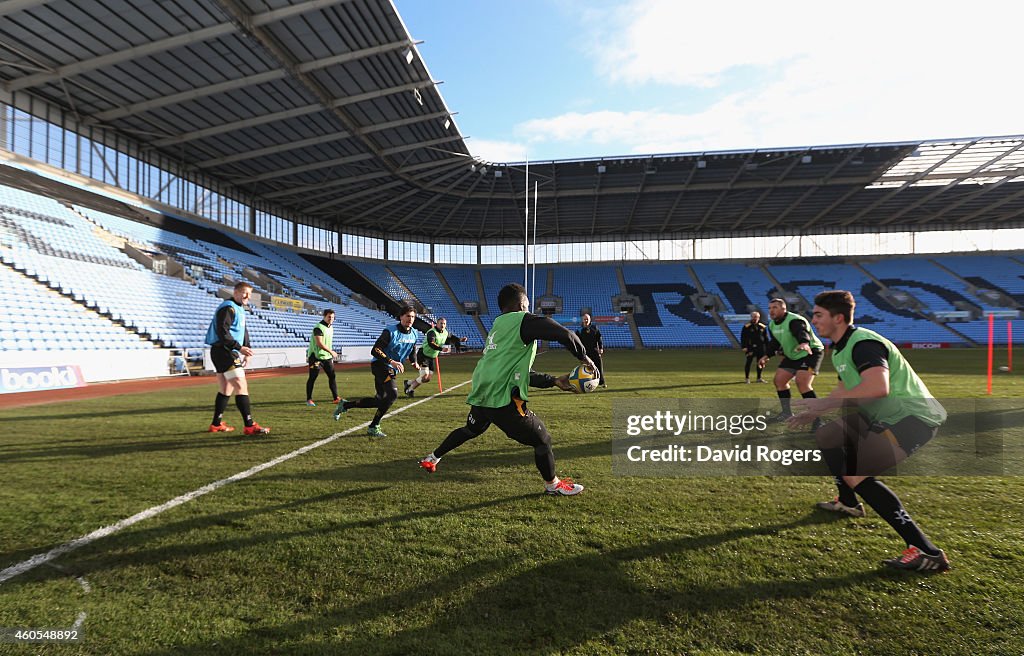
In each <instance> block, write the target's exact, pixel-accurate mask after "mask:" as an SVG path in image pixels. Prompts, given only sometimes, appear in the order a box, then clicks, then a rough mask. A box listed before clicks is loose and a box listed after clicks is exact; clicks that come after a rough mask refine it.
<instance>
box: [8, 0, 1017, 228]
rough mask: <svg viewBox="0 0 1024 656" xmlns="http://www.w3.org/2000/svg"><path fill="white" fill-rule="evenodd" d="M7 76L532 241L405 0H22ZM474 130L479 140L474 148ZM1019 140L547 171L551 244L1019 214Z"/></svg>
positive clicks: (418, 211) (226, 153)
mask: <svg viewBox="0 0 1024 656" xmlns="http://www.w3.org/2000/svg"><path fill="white" fill-rule="evenodd" d="M0 49H2V50H3V56H2V61H0V81H2V82H3V84H4V87H5V89H6V90H7V91H8V92H23V93H30V94H32V95H34V96H36V97H39V98H41V99H44V100H45V101H47V102H49V103H52V104H55V105H58V106H61V107H64V108H66V109H68V110H70V111H71V112H73V113H74V114H75V115H77V116H79V117H81V118H82V120H83V121H84V122H85V123H92V124H97V125H103V126H105V127H109V128H111V129H114V130H116V131H119V132H121V133H123V134H125V135H128V136H130V137H131V138H132V139H134V140H136V141H137V142H139V143H141V144H143V145H144V146H145V147H147V148H149V149H152V150H154V151H158V152H163V153H165V154H166V155H168V156H169V157H172V158H174V159H176V160H178V161H182V162H184V163H185V164H186V165H187V166H189V167H193V168H194V169H196V170H200V171H202V172H204V173H205V174H207V175H209V176H211V177H213V178H216V179H219V180H222V181H224V182H226V183H229V184H231V185H234V186H235V187H236V188H239V189H240V190H243V191H244V192H246V193H248V194H250V195H252V196H253V197H256V198H262V199H266V200H268V201H269V202H271V203H273V204H275V205H276V206H278V207H280V208H282V209H283V210H288V211H290V212H292V213H295V214H298V215H303V216H306V217H310V218H311V219H314V220H315V221H316V222H318V223H324V224H330V225H337V226H338V227H339V228H341V229H349V230H370V231H380V232H384V233H387V234H389V235H393V236H401V235H405V236H407V237H409V238H416V237H421V238H430V239H440V240H453V241H465V240H466V239H474V240H476V239H514V238H520V239H521V238H522V234H523V219H524V215H525V212H526V204H527V194H528V190H527V189H526V187H527V180H526V176H525V166H524V165H523V164H521V163H520V164H516V163H513V164H507V163H491V162H485V161H483V160H480V159H479V158H476V157H473V156H472V155H471V151H470V149H469V148H467V143H466V141H465V140H464V138H463V136H462V135H461V134H460V133H459V131H458V127H457V125H456V124H455V122H454V119H453V113H452V111H451V110H449V108H448V107H447V106H446V104H445V102H444V99H443V98H442V97H441V95H440V93H439V92H438V89H437V86H436V85H437V82H436V81H435V80H433V79H432V77H431V75H430V72H429V71H428V69H427V67H426V65H425V63H424V62H423V60H422V58H421V57H420V56H419V53H418V51H417V49H416V45H415V42H414V40H413V39H412V37H411V36H410V34H409V32H408V30H407V29H406V27H405V25H404V24H403V22H402V20H401V17H400V16H399V15H398V13H397V11H396V9H395V7H394V5H393V4H392V3H391V2H390V1H389V0H90V1H89V2H81V1H72V0H51V1H49V2H47V1H45V0H6V1H5V2H2V3H0ZM470 143H472V142H471V141H470ZM1022 145H1024V138H1021V137H1004V138H983V139H958V140H945V141H930V142H921V141H914V142H904V143H895V144H892V143H887V144H856V145H844V146H829V147H806V148H790V149H763V150H749V151H729V152H713V153H711V152H709V153H686V154H673V155H658V156H643V157H640V156H631V157H609V158H604V159H593V160H583V161H579V160H573V161H556V162H543V163H539V164H531V166H530V179H529V186H530V189H529V198H530V204H531V208H530V211H531V214H532V213H533V197H534V193H533V187H534V184H535V183H536V192H537V193H536V196H537V205H536V207H537V213H536V214H537V219H538V237H539V238H540V239H542V240H553V239H567V240H572V239H595V238H596V239H600V238H603V237H612V236H622V235H644V234H648V235H654V234H665V233H676V234H688V235H689V234H692V235H704V236H715V235H724V234H735V233H736V232H738V231H739V232H749V233H751V234H767V233H785V234H793V233H800V232H809V231H826V232H831V231H861V230H901V229H907V228H910V229H915V230H921V229H931V228H940V227H941V228H947V227H997V226H998V227H1010V226H1015V227H1016V226H1019V225H1020V224H1021V223H1022V222H1024V185H1021V184H1019V182H1020V181H1021V180H1022V178H1021V174H1022V173H1024V168H1022V167H1024V154H1022Z"/></svg>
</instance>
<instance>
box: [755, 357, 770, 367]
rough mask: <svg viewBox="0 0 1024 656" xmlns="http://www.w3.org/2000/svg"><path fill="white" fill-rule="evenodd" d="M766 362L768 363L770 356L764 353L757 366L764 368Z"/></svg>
mask: <svg viewBox="0 0 1024 656" xmlns="http://www.w3.org/2000/svg"><path fill="white" fill-rule="evenodd" d="M766 364H768V356H767V355H762V356H761V357H760V358H759V359H758V361H757V366H758V367H761V368H762V369H763V368H764V366H765V365H766Z"/></svg>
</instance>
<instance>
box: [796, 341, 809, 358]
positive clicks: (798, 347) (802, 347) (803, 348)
mask: <svg viewBox="0 0 1024 656" xmlns="http://www.w3.org/2000/svg"><path fill="white" fill-rule="evenodd" d="M796 350H797V351H803V352H804V353H806V354H808V355H810V354H811V345H810V344H808V343H807V342H804V343H802V344H797V345H796Z"/></svg>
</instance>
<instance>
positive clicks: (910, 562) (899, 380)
mask: <svg viewBox="0 0 1024 656" xmlns="http://www.w3.org/2000/svg"><path fill="white" fill-rule="evenodd" d="M855 306H856V302H855V301H854V299H853V294H851V293H850V292H847V291H841V290H837V291H828V292H822V293H820V294H818V295H817V296H816V297H815V299H814V316H813V323H814V327H815V328H816V329H817V330H818V334H819V335H821V336H822V337H825V338H827V339H829V340H831V341H832V364H833V365H834V366H835V369H836V372H837V373H838V374H839V384H838V385H837V386H836V388H835V389H834V390H833V391H832V393H831V394H829V395H828V396H827V397H826V398H823V399H805V400H803V401H797V404H798V406H802V408H805V409H803V410H802V412H800V413H799V414H797V415H796V416H794V417H792V418H791V419H790V420H789V424H790V425H791V426H799V425H802V424H807V423H810V422H811V421H814V420H816V419H818V418H819V417H820V416H821V415H822V414H823V413H826V412H828V411H830V410H834V409H837V408H839V409H842V413H841V415H840V417H839V418H838V419H835V420H834V421H831V422H829V423H827V424H824V425H823V426H822V427H821V428H819V429H818V430H817V431H816V432H815V438H816V440H817V442H818V446H819V447H821V454H822V457H823V458H824V460H825V462H826V464H827V465H828V467H829V470H830V471H831V472H832V474H833V476H835V481H836V487H837V488H838V489H839V494H838V496H836V498H835V499H833V500H832V501H825V502H821V503H819V504H818V507H819V508H822V509H824V510H829V511H832V512H838V513H842V514H845V515H851V516H854V517H862V516H863V515H864V506H863V505H862V504H860V503H858V502H857V495H860V497H861V498H862V499H864V501H866V502H867V504H868V505H869V506H871V508H872V509H873V510H874V511H875V512H877V513H878V514H879V515H880V516H881V517H882V518H883V519H885V521H887V522H888V523H889V525H890V526H892V527H893V529H895V530H896V532H897V533H899V535H900V537H902V538H903V539H904V541H905V542H906V543H907V548H906V550H904V551H903V554H902V555H901V556H900V557H898V558H893V559H891V560H885V561H883V562H884V564H885V565H887V566H889V567H894V568H896V569H909V570H920V571H938V572H941V571H945V570H947V569H949V560H948V559H947V558H946V554H945V553H943V552H942V550H941V549H939V548H938V547H936V546H935V545H934V544H932V543H931V541H930V540H929V539H928V537H927V536H926V535H925V534H924V533H923V532H922V531H921V529H920V528H919V527H918V526H917V523H916V522H915V521H914V520H913V519H912V518H911V517H910V515H909V514H908V513H907V511H906V510H905V509H904V508H903V504H902V503H901V502H900V500H899V497H897V496H896V494H895V493H893V491H892V490H890V489H889V488H888V487H886V486H885V485H884V484H883V483H882V482H881V481H879V480H877V479H876V478H875V475H877V474H880V473H882V472H883V471H886V470H888V469H890V468H892V467H894V466H895V465H897V464H899V463H900V462H902V461H903V460H905V459H906V458H907V457H908V456H910V455H911V454H913V453H914V452H915V451H917V450H918V449H919V448H921V447H922V446H923V445H924V444H925V443H927V442H928V441H929V440H930V439H932V438H933V437H934V436H935V434H936V433H937V432H938V429H939V426H940V425H941V424H942V423H943V422H944V421H945V420H946V410H945V409H944V408H943V407H942V405H941V404H939V402H938V401H936V400H935V399H934V398H933V397H932V395H931V392H929V391H928V388H927V387H926V386H925V384H924V383H923V382H922V381H921V379H920V378H919V377H918V376H917V373H916V372H914V369H913V368H912V367H911V366H910V364H909V363H908V362H907V361H906V360H905V359H904V357H903V355H902V354H901V353H900V351H899V349H898V348H896V346H895V345H894V344H893V343H892V342H890V341H889V340H887V339H886V338H884V337H882V336H881V335H879V334H878V333H876V332H874V331H871V330H868V329H866V328H860V327H858V326H855V325H853V311H854V308H855Z"/></svg>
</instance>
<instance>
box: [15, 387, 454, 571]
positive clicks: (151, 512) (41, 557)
mask: <svg viewBox="0 0 1024 656" xmlns="http://www.w3.org/2000/svg"><path fill="white" fill-rule="evenodd" d="M470 382H472V381H469V380H466V381H463V382H461V383H459V384H458V385H454V386H452V387H449V388H448V389H446V390H445V391H444V392H438V393H437V394H434V395H432V396H428V397H426V398H424V399H420V400H419V401H414V402H413V403H410V404H409V405H403V406H402V407H401V408H399V409H398V410H395V411H394V412H389V413H388V414H386V415H384V418H385V419H387V418H388V417H393V416H395V415H397V414H399V413H401V412H405V411H406V410H408V409H409V408H415V407H416V406H418V405H419V404H421V403H426V402H427V401H431V400H433V399H436V398H437V397H439V396H441V395H442V394H444V393H446V392H450V391H451V390H453V389H458V388H459V387H462V386H463V385H468V384H469V383H470ZM369 425H370V422H368V421H367V422H364V423H362V424H359V425H358V426H353V427H352V428H349V429H348V430H344V431H341V432H340V433H335V434H334V435H331V436H330V437H325V438H324V439H322V440H319V441H317V442H313V443H312V444H307V445H306V446H304V447H302V448H300V449H296V450H294V451H292V452H291V453H286V454H284V455H282V456H278V457H276V458H274V459H273V460H268V461H267V462H265V463H263V464H260V465H256V466H254V467H250V468H249V469H246V470H245V471H244V472H239V473H237V474H235V475H234V476H228V477H227V478H222V479H220V480H219V481H214V482H213V483H208V484H206V485H204V486H203V487H201V488H198V489H195V490H192V491H191V492H188V493H186V494H182V495H181V496H178V497H175V498H173V499H171V500H170V501H167V502H165V503H162V504H160V505H159V506H153V507H152V508H148V509H146V510H143V511H142V512H139V513H135V514H134V515H132V516H131V517H126V518H125V519H122V520H121V521H119V522H116V523H114V524H110V525H108V526H104V527H103V528H98V529H96V530H95V531H93V532H92V533H89V534H88V535H83V536H81V537H79V538H75V539H74V540H72V541H70V542H65V543H64V544H62V545H60V546H58V547H54V548H53V549H50V550H49V551H47V552H46V553H41V554H36V555H35V556H32V557H31V558H29V559H28V560H25V561H23V562H20V563H18V564H17V565H11V566H10V567H8V568H7V569H4V570H3V571H0V584H2V583H5V582H6V581H9V580H11V579H13V578H14V577H15V576H18V575H20V574H24V573H25V572H28V571H30V570H32V569H35V568H36V567H39V566H40V565H42V564H44V563H48V562H50V561H51V560H54V559H55V558H59V557H61V556H63V555H64V554H67V553H71V552H72V551H75V550H76V549H81V548H82V547H84V546H86V545H88V544H91V543H93V542H95V541H96V540H99V539H101V538H105V537H107V536H109V535H113V534H114V533H117V532H118V531H121V530H123V529H126V528H128V527H129V526H131V525H133V524H138V523H139V522H141V521H143V520H146V519H149V518H150V517H155V516H157V515H159V514H160V513H162V512H164V511H165V510H170V509H171V508H175V507H177V506H180V505H182V504H184V503H187V502H189V501H192V500H193V499H198V498H199V497H201V496H203V495H204V494H209V493H210V492H213V491H214V490H217V489H220V488H222V487H224V486H225V485H227V484H229V483H234V482H236V481H240V480H243V479H246V478H249V477H250V476H252V475H253V474H258V473H260V472H261V471H263V470H264V469H270V468H271V467H274V466H275V465H280V464H281V463H282V462H285V461H288V460H291V459H292V458H295V457H297V456H301V455H302V454H304V453H309V452H310V451H312V450H313V449H318V448H320V447H322V446H324V445H326V444H330V443H331V442H333V441H334V440H336V439H338V438H339V437H344V436H345V435H348V434H350V433H353V432H354V431H357V430H359V429H360V428H365V427H367V426H369Z"/></svg>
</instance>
